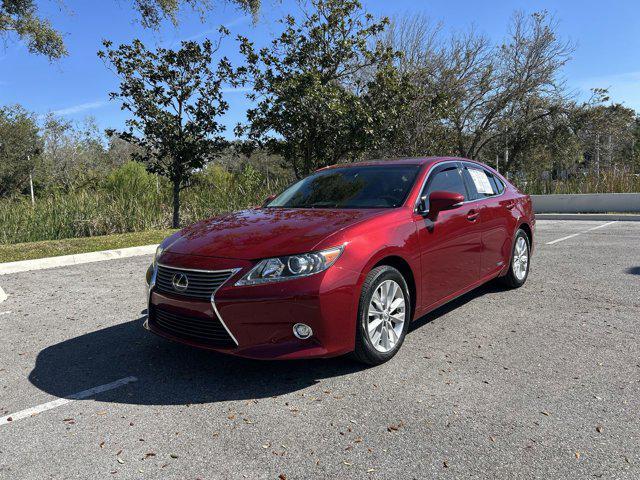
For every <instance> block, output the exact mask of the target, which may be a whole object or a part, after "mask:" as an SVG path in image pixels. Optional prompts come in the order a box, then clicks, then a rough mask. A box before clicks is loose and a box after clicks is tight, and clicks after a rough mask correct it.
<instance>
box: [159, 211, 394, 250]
mask: <svg viewBox="0 0 640 480" xmlns="http://www.w3.org/2000/svg"><path fill="white" fill-rule="evenodd" d="M384 211H385V210H384V209H363V210H360V209H357V210H356V209H348V210H346V209H342V210H333V209H332V210H329V209H298V208H296V209H287V208H264V209H251V210H242V211H239V212H233V213H229V214H226V215H221V216H218V217H213V218H210V219H207V220H203V221H201V222H198V223H196V224H194V225H191V226H189V227H187V228H185V229H183V230H182V231H181V232H180V233H179V235H178V236H177V239H176V240H174V241H173V242H172V243H171V244H170V245H169V247H168V248H167V251H168V252H171V253H178V254H185V255H201V256H206V257H221V258H238V259H245V260H254V259H258V258H266V257H276V256H281V255H288V254H295V253H304V252H308V251H312V250H313V249H314V248H316V246H317V245H318V244H319V243H320V242H321V241H322V240H323V239H325V238H327V237H328V236H330V235H333V234H335V233H336V232H338V231H340V230H342V229H344V228H346V227H349V226H351V225H354V224H356V223H359V222H362V221H364V220H366V219H368V218H371V217H374V216H377V215H380V214H382V213H384ZM329 246H330V245H327V247H329Z"/></svg>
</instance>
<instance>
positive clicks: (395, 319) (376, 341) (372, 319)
mask: <svg viewBox="0 0 640 480" xmlns="http://www.w3.org/2000/svg"><path fill="white" fill-rule="evenodd" d="M405 312H406V304H405V298H404V293H403V291H402V288H400V285H398V283H397V282H395V281H394V280H385V281H384V282H382V283H381V284H380V285H378V287H377V288H376V290H375V292H374V293H373V296H372V297H371V301H370V302H369V309H368V312H367V333H368V335H369V339H370V340H371V343H372V345H373V346H374V348H375V349H376V350H377V351H379V352H383V353H387V352H389V351H391V350H393V349H394V347H395V346H396V344H397V343H398V341H399V339H400V337H401V335H402V330H403V328H404V322H405Z"/></svg>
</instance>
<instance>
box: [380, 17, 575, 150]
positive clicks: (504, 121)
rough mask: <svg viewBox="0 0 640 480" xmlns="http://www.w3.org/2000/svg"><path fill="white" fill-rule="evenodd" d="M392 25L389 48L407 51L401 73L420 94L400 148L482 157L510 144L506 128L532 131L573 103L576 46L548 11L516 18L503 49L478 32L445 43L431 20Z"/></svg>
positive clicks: (451, 38) (407, 20)
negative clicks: (565, 70) (568, 69)
mask: <svg viewBox="0 0 640 480" xmlns="http://www.w3.org/2000/svg"><path fill="white" fill-rule="evenodd" d="M393 27H394V28H392V29H391V33H390V35H389V36H388V37H387V40H386V41H387V44H388V45H390V46H391V47H393V48H396V49H399V50H401V51H402V52H403V56H402V57H400V58H401V60H400V70H401V72H402V74H403V76H405V77H406V78H408V81H409V82H410V83H411V84H413V85H414V86H415V88H416V90H417V92H418V95H417V97H416V98H415V99H414V100H413V102H412V103H413V105H412V111H414V112H418V114H417V118H416V117H414V118H412V119H409V120H408V122H409V123H407V124H406V125H405V127H404V129H403V130H404V131H405V132H406V137H405V143H404V144H402V145H400V146H399V147H401V149H404V150H411V149H416V148H420V147H423V148H425V149H428V150H429V151H430V152H432V153H433V154H448V153H454V154H457V155H460V156H462V157H469V158H479V159H482V158H483V155H482V154H483V151H485V150H487V149H490V148H489V147H491V144H492V143H496V142H502V144H503V146H504V140H505V130H507V131H508V132H509V131H511V130H512V129H515V128H516V127H517V128H523V127H528V128H533V127H534V125H535V123H536V122H538V121H541V120H542V119H544V118H545V117H546V116H548V115H551V114H553V112H554V111H556V109H557V107H558V105H559V104H563V102H565V101H566V95H565V92H564V88H563V83H562V80H561V79H560V75H559V74H560V70H561V69H562V67H563V66H564V65H565V64H566V62H567V61H568V60H569V56H570V53H571V50H572V47H571V45H570V44H568V43H566V42H563V41H561V40H560V39H559V38H558V35H557V33H556V30H557V26H556V23H555V22H554V20H553V19H552V18H551V17H550V16H549V15H548V14H547V13H546V12H538V13H534V14H533V15H530V16H526V15H524V14H523V13H519V12H518V13H516V14H515V15H514V16H513V19H512V22H511V28H510V32H509V35H508V38H507V39H506V40H505V41H504V42H503V43H502V44H501V45H498V46H496V45H493V44H492V43H491V42H490V41H489V39H488V38H487V37H485V36H483V35H480V34H478V33H477V32H475V31H474V30H469V31H468V32H466V33H464V34H456V35H453V36H452V37H450V38H448V39H446V40H444V41H443V40H442V39H441V38H440V36H439V29H438V28H437V27H435V28H431V27H429V26H428V25H427V27H425V23H424V19H404V20H403V21H402V20H401V21H397V22H396V23H395V25H393ZM405 120H406V121H407V119H405ZM412 120H413V121H412ZM513 122H519V123H518V125H515V124H513ZM519 133H522V132H519ZM416 140H418V142H417V143H416ZM438 140H440V141H438ZM503 151H504V148H503ZM413 154H424V152H415V151H414V152H413ZM485 160H488V161H490V160H492V159H491V158H489V159H485ZM510 163H511V162H510Z"/></svg>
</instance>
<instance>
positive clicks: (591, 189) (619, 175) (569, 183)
mask: <svg viewBox="0 0 640 480" xmlns="http://www.w3.org/2000/svg"><path fill="white" fill-rule="evenodd" d="M515 183H516V184H517V185H518V187H519V188H520V189H521V190H522V191H523V192H525V193H528V194H531V195H549V194H554V193H633V192H640V174H632V173H628V172H621V171H618V172H616V171H609V172H603V173H602V174H601V175H600V176H599V177H597V176H595V175H589V174H581V175H578V176H575V177H571V178H568V179H564V180H561V179H556V180H551V179H548V180H544V179H540V178H529V179H526V180H519V181H516V182H515Z"/></svg>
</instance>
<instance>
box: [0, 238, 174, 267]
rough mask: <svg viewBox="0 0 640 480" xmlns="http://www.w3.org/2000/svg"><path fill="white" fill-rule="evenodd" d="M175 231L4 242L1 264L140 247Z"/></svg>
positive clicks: (158, 240) (1, 248)
mask: <svg viewBox="0 0 640 480" xmlns="http://www.w3.org/2000/svg"><path fill="white" fill-rule="evenodd" d="M173 232H175V230H147V231H144V232H131V233H120V234H116V235H103V236H98V237H84V238H68V239H64V240H45V241H41V242H29V243H15V244H12V245H0V263H2V262H15V261H18V260H32V259H35V258H45V257H57V256H60V255H72V254H76V253H87V252H97V251H100V250H110V249H112V248H126V247H137V246H139V245H151V244H154V243H160V241H162V239H164V238H165V237H168V236H169V235H171V234H172V233H173Z"/></svg>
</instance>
